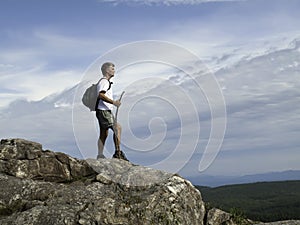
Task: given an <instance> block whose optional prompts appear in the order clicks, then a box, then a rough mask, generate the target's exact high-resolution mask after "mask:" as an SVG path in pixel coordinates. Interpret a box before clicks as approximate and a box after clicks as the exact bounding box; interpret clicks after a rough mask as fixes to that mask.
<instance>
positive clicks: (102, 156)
mask: <svg viewBox="0 0 300 225" xmlns="http://www.w3.org/2000/svg"><path fill="white" fill-rule="evenodd" d="M97 159H106V157H105V156H104V155H103V154H101V155H97Z"/></svg>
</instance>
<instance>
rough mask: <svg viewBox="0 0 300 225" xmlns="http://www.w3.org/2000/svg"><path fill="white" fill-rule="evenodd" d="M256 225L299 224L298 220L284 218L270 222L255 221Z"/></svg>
mask: <svg viewBox="0 0 300 225" xmlns="http://www.w3.org/2000/svg"><path fill="white" fill-rule="evenodd" d="M256 225H300V220H285V221H277V222H271V223H257V224H256Z"/></svg>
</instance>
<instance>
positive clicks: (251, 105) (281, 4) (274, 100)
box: [0, 0, 300, 176]
mask: <svg viewBox="0 0 300 225" xmlns="http://www.w3.org/2000/svg"><path fill="white" fill-rule="evenodd" d="M299 9H300V1H298V0H289V1H284V0H240V1H239V0H236V1H235V0H232V1H225V0H223V1H222V0H219V1H212V0H211V1H210V0H206V1H205V0H198V1H197V0H186V1H184V0H183V1H180V0H177V1H168V0H165V1H159V0H144V1H143V0H141V1H137V0H123V1H114V0H72V1H71V0H51V1H37V0H26V1H21V0H3V1H1V3H0V100H1V101H0V110H2V111H3V112H5V110H6V109H7V107H12V106H13V102H14V101H16V100H20V99H23V101H25V102H26V101H27V102H31V101H40V100H42V99H45V98H47V97H48V96H53V95H55V94H57V93H61V92H63V91H65V90H68V88H72V87H74V86H75V85H77V84H78V83H80V82H82V81H83V80H85V78H86V77H87V74H88V73H89V72H90V71H92V72H93V74H94V75H95V76H96V75H97V73H98V72H97V69H98V68H99V65H100V64H101V60H102V59H103V58H105V57H106V56H107V57H108V56H109V57H112V56H114V57H115V58H114V57H112V58H111V60H112V61H114V62H119V64H117V65H116V68H117V75H116V77H115V78H114V82H115V83H116V84H115V93H116V94H119V93H120V92H121V91H122V90H126V93H128V95H127V96H126V95H125V98H124V104H123V106H122V107H123V109H122V110H123V111H121V112H120V113H121V114H120V121H121V122H123V123H124V124H123V126H124V130H123V135H124V148H125V149H126V150H127V151H128V155H129V156H130V157H131V158H132V159H133V161H135V163H139V164H142V165H147V166H148V165H149V166H153V167H156V166H155V165H156V164H157V163H158V162H161V163H163V164H164V167H163V168H162V169H166V170H168V168H165V167H168V166H169V167H170V168H173V167H174V168H176V167H177V168H180V171H179V172H180V173H182V174H184V175H195V176H196V175H197V174H199V173H200V172H199V162H200V161H201V159H202V160H203V159H205V160H204V161H207V162H209V166H208V167H207V168H205V170H204V171H202V172H206V173H207V174H217V175H245V174H253V173H264V172H273V171H283V170H290V169H291V170H299V169H300V168H299V165H300V164H299V160H300V155H299V146H300V142H299V140H298V138H297V134H298V133H299V127H300V120H299V116H298V115H299V114H298V113H299V110H298V108H297V107H295V106H297V105H299V101H300V100H299V92H298V91H297V90H298V87H299V68H298V63H299V64H300V62H299V56H298V55H297V51H293V50H295V49H293V43H294V42H293V41H294V40H297V39H298V38H300V31H299V27H300V24H299V23H300V22H299V21H300V18H299V17H300V15H299V13H298V12H299ZM149 40H155V41H157V43H154V46H153V49H155V48H156V47H157V45H158V42H161V43H163V47H162V49H164V47H165V49H168V47H169V46H173V47H174V46H177V47H174V48H175V49H177V48H178V49H181V50H182V51H183V52H182V54H183V55H185V53H187V52H189V53H190V54H191V55H192V56H197V57H198V59H199V61H201V68H202V66H205V68H206V69H205V70H206V72H208V73H209V74H210V75H209V76H208V77H209V78H207V79H206V78H205V76H204V78H203V77H201V76H200V75H199V74H197V73H195V72H194V71H192V69H198V68H199V65H198V66H197V65H196V64H195V61H193V62H185V60H187V59H186V58H180V57H181V56H180V55H179V56H178V57H177V55H176V54H177V52H178V51H177V52H175V53H172V52H168V50H167V51H163V50H157V51H156V52H154V53H153V55H152V56H153V57H157V61H156V62H152V63H151V62H144V63H136V64H135V63H133V62H132V61H130V60H131V59H134V58H135V57H141V59H140V60H141V61H142V60H144V59H143V54H145V52H146V50H145V49H147V48H146V47H145V43H147V41H149ZM138 43H140V44H142V45H141V46H143V44H144V47H139V48H135V47H136V45H138ZM148 43H149V42H148ZM126 47H128V49H127V51H126V52H125V53H122V54H121V53H120V51H121V50H122V49H123V48H125V49H126ZM130 47H132V51H131V49H130ZM286 49H288V50H286ZM133 51H136V52H133ZM149 51H151V49H150V50H149ZM153 51H154V50H153ZM179 51H180V50H179ZM298 52H299V51H298ZM156 53H157V54H156ZM187 54H188V53H187ZM271 54H273V55H271ZM289 54H292V56H291V57H290V55H289ZM145 55H146V54H145ZM121 56H122V57H123V58H122V57H121ZM172 56H173V57H174V58H176V57H177V62H178V65H175V66H174V65H170V64H166V63H164V62H161V61H160V62H159V57H161V58H162V59H166V58H167V60H170V61H172V60H175V59H171V58H172ZM118 57H120V58H122V59H121V61H120V59H119V58H118ZM164 57H166V58H164ZM259 57H265V58H259ZM268 57H272V58H275V59H278V60H281V61H280V62H281V63H282V60H283V57H284V60H286V65H279V64H276V63H274V64H270V65H269V64H268V63H269V61H268V60H267V59H269V58H268ZM125 59H126V60H128V62H129V63H131V64H130V65H125V64H124V65H123V67H121V66H120V65H121V64H122V63H121V62H125V61H126V60H125ZM292 59H293V61H291V62H289V61H287V60H292ZM122 60H123V61H122ZM154 60H155V58H154ZM167 60H165V61H167ZM247 60H248V61H247ZM251 60H252V61H251ZM126 62H127V61H126ZM172 62H175V61H172ZM184 63H186V64H185V65H183V64H184ZM189 63H190V64H189ZM191 63H194V64H193V65H191ZM203 64H204V65H203ZM268 65H269V66H268ZM289 65H291V66H290V67H289ZM118 66H119V67H118ZM176 66H177V67H176ZM189 66H190V67H191V68H192V69H190V71H192V72H191V74H192V76H191V77H190V78H191V79H189V78H187V77H186V73H188V72H187V71H189V69H188V68H189ZM285 66H287V67H288V68H285ZM277 67H278V71H279V72H278V71H277V72H276V73H275V72H273V70H275V68H277ZM256 68H257V71H256V70H255V69H256ZM118 69H119V71H118ZM287 69H293V71H292V72H289V71H287V72H286V70H287ZM249 71H252V72H249ZM253 71H254V72H253ZM270 71H272V72H270ZM94 75H93V76H94ZM198 75H199V76H198ZM192 81H194V84H195V81H196V82H200V83H201V85H202V86H201V88H202V89H201V91H200V89H199V87H197V86H196V85H193V84H192V83H193V82H192ZM210 81H211V82H215V83H214V84H216V85H219V89H218V90H216V89H214V91H212V93H210V91H209V88H207V87H210V86H209V84H210V85H212V84H211V83H209V82H210ZM206 84H207V86H206ZM211 87H212V86H211ZM198 89H199V90H198ZM166 90H167V91H166ZM219 91H220V92H219ZM220 93H221V95H220V96H219V94H220ZM215 95H218V96H216V98H214V97H212V98H211V99H209V96H215ZM182 96H186V97H187V98H186V99H185V98H184V97H182ZM75 97H78V96H75ZM175 97H177V99H176V98H175ZM221 97H224V99H223V100H224V101H222V102H218V101H214V100H216V99H218V100H220V99H221ZM181 98H184V99H183V100H182V99H181ZM142 100H145V101H144V102H143V101H142ZM220 101H221V100H220ZM125 102H128V104H125ZM223 104H224V105H225V109H226V115H225V114H224V115H220V114H218V113H216V114H214V112H218V110H220V112H221V111H222V109H223V108H222V107H223ZM287 109H289V110H287ZM60 110H62V111H60V112H61V113H62V114H61V115H63V116H64V117H67V119H66V120H68V121H69V120H70V121H71V120H72V118H71V113H69V116H70V118H69V117H68V113H65V111H63V109H60ZM126 110H127V111H126ZM130 112H131V114H130ZM222 112H223V111H222ZM122 113H123V114H122ZM45 115H46V114H39V115H38V116H37V115H35V114H34V116H32V117H34V118H42V117H43V116H45ZM80 115H81V114H80ZM132 115H134V116H132ZM48 116H49V115H48ZM58 117H60V116H58V115H57V114H56V115H55V118H58ZM214 117H215V118H214ZM26 118H27V117H26ZM53 118H54V117H53ZM189 118H192V119H189ZM10 119H11V118H10ZM13 119H14V121H18V122H16V123H18V125H19V126H16V127H18V128H15V129H12V128H10V127H9V122H7V121H5V119H2V127H1V128H0V129H1V130H2V131H1V135H2V136H4V137H7V136H18V137H26V138H32V139H34V140H37V141H41V142H43V141H45V142H46V146H47V145H48V146H50V147H52V148H55V147H57V148H59V146H65V147H61V149H63V151H65V152H67V153H69V154H72V150H70V148H73V147H74V142H75V141H73V140H70V137H71V136H70V135H66V136H67V137H68V138H66V139H67V140H66V139H64V138H63V135H61V138H60V139H59V140H58V139H54V138H52V139H51V138H48V139H49V140H51V141H52V142H53V143H52V145H51V144H49V140H48V141H47V140H45V139H43V138H42V137H43V134H45V135H46V133H47V136H48V134H49V130H47V129H45V128H40V127H43V126H38V125H37V124H35V126H34V127H35V130H34V132H35V134H39V136H38V137H40V138H37V136H35V135H34V134H33V132H32V136H30V135H29V134H28V131H26V130H25V129H21V128H20V126H21V125H22V124H23V123H24V125H23V126H25V125H26V126H28V124H26V123H25V122H24V119H23V117H22V115H21V113H20V114H14V118H13ZM27 119H28V118H27ZM31 119H32V118H31ZM28 120H29V121H30V119H28ZM41 121H43V120H41ZM54 121H55V120H54ZM127 121H134V122H131V123H132V124H130V125H128V126H127ZM145 121H147V125H146V126H145ZM199 121H200V122H199ZM148 122H149V126H148ZM214 122H215V125H220V126H221V125H222V122H224V123H225V122H226V130H224V132H225V133H224V139H223V138H222V134H219V136H218V138H216V140H214V139H213V137H211V136H210V134H211V132H212V126H213V125H214V124H213V123H214ZM54 123H55V122H54ZM57 123H59V122H57ZM52 124H53V123H52ZM29 127H30V125H29ZM50 127H51V124H49V129H50ZM66 127H68V130H65V129H67V128H61V132H65V133H68V134H69V133H72V132H73V131H74V129H73V127H72V126H71V127H69V125H68V126H66ZM198 128H200V131H198ZM32 129H33V128H32ZM39 129H40V130H39ZM219 129H220V130H219V131H220V132H221V133H222V131H223V130H222V129H224V127H222V128H219ZM58 130H59V129H58ZM14 132H15V133H14ZM75 132H76V129H75ZM198 132H200V134H198ZM29 133H30V132H29ZM160 134H161V135H160ZM53 135H54V134H53ZM75 136H76V134H75ZM164 138H165V139H164ZM180 138H181V139H180ZM178 140H183V142H182V145H179V147H180V148H182V149H185V150H181V151H178V152H176V154H174V155H172V149H177V148H178V144H176V143H177V142H178ZM193 140H196V141H197V143H196V144H195V145H196V147H194V143H193ZM209 140H211V142H209ZM126 141H127V142H126ZM77 142H78V137H77ZM83 142H84V141H83ZM156 142H157V143H160V144H159V146H156V145H155V144H154V143H156ZM84 143H85V142H84ZM208 143H210V144H211V146H213V145H215V149H214V150H211V152H210V153H211V154H212V155H211V157H212V158H205V157H204V155H205V154H204V151H205V146H207V145H208ZM220 143H221V144H222V145H221V146H218V144H220ZM77 144H78V143H77ZM146 144H147V145H148V146H149V149H150V150H149V151H146V150H145V151H141V150H135V151H134V150H133V149H134V148H140V149H141V148H142V147H145V145H146ZM151 144H153V146H152V145H151ZM79 145H80V144H79ZM135 145H136V146H135ZM71 146H72V147H71ZM133 146H135V147H133ZM79 150H80V147H79ZM214 151H216V153H217V155H216V154H214V153H213V152H214ZM173 153H174V152H173ZM177 153H178V154H177ZM75 155H76V156H77V155H79V154H78V153H76V154H75ZM83 155H84V153H83ZM145 155H147V156H146V157H145ZM208 155H209V154H208ZM208 155H207V157H208ZM215 155H216V157H215ZM171 156H174V157H173V158H172V157H171ZM168 157H170V158H168ZM203 157H204V158H203ZM180 159H184V160H183V161H182V160H181V161H180ZM164 160H166V161H164ZM183 162H184V163H183ZM255 163H256V164H257V165H256V166H255V165H254V164H255ZM171 165H174V166H171ZM158 168H160V167H158ZM174 170H176V169H170V171H174ZM174 172H178V171H174Z"/></svg>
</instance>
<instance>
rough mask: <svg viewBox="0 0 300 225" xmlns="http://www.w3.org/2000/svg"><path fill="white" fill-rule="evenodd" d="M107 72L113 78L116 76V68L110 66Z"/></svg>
mask: <svg viewBox="0 0 300 225" xmlns="http://www.w3.org/2000/svg"><path fill="white" fill-rule="evenodd" d="M106 72H107V73H108V74H109V75H110V76H111V77H113V76H114V75H115V67H114V66H109V67H108V68H107V70H106Z"/></svg>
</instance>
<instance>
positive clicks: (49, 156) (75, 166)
mask: <svg viewBox="0 0 300 225" xmlns="http://www.w3.org/2000/svg"><path fill="white" fill-rule="evenodd" d="M0 172H1V173H4V174H7V175H11V176H15V177H18V178H31V179H38V180H44V181H53V182H70V181H74V180H77V179H81V178H83V177H88V176H90V175H93V174H95V171H94V170H93V169H92V168H91V167H90V166H89V164H88V163H87V162H85V161H81V160H78V159H75V158H72V157H70V156H68V155H66V154H64V153H60V152H52V151H43V150H42V145H41V144H39V143H36V142H32V141H27V140H23V139H4V140H1V142H0Z"/></svg>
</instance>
